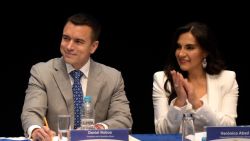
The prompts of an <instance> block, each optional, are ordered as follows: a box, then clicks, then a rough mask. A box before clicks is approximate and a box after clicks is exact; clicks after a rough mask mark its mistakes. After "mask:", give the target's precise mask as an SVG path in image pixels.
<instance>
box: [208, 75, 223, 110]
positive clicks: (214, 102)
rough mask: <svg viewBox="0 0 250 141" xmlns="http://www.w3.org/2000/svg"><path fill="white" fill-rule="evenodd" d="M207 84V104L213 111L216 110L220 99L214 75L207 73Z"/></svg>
mask: <svg viewBox="0 0 250 141" xmlns="http://www.w3.org/2000/svg"><path fill="white" fill-rule="evenodd" d="M207 85H208V86H207V91H208V104H209V106H210V107H211V108H212V109H213V111H215V112H216V111H217V110H218V108H219V101H220V96H219V94H220V89H219V84H218V81H217V79H216V75H209V74H207Z"/></svg>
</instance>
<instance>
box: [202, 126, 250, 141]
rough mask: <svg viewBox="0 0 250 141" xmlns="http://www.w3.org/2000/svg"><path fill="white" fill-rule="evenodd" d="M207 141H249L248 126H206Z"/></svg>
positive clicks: (249, 132) (249, 127)
mask: <svg viewBox="0 0 250 141" xmlns="http://www.w3.org/2000/svg"><path fill="white" fill-rule="evenodd" d="M207 141H250V126H245V127H244V126H234V127H207Z"/></svg>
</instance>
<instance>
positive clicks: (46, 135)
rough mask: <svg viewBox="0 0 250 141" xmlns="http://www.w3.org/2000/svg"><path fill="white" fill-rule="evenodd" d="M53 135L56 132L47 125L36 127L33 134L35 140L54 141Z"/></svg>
mask: <svg viewBox="0 0 250 141" xmlns="http://www.w3.org/2000/svg"><path fill="white" fill-rule="evenodd" d="M53 136H55V132H54V131H52V130H50V129H49V128H48V127H46V126H43V127H42V128H36V129H34V130H33V132H32V134H31V138H32V139H33V141H52V139H53Z"/></svg>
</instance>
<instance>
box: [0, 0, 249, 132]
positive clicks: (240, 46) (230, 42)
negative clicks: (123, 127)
mask: <svg viewBox="0 0 250 141" xmlns="http://www.w3.org/2000/svg"><path fill="white" fill-rule="evenodd" d="M13 4H14V3H11V4H5V5H2V6H3V7H5V8H2V10H1V14H0V15H1V34H2V35H1V58H0V59H1V75H2V77H1V80H2V82H1V85H0V88H1V91H2V92H1V102H0V108H1V109H0V112H1V117H0V119H1V120H0V121H1V124H0V136H6V137H8V136H23V130H22V127H21V121H20V115H21V111H22V106H23V102H24V97H25V89H26V88H27V83H28V79H29V75H30V74H29V71H30V68H31V66H32V65H34V64H35V63H38V62H41V61H47V60H49V59H51V58H54V57H60V51H59V45H60V40H61V33H62V29H63V25H64V22H65V20H66V18H67V17H68V16H70V15H72V14H74V13H77V12H87V13H89V14H92V15H93V16H95V17H96V18H98V19H99V20H100V22H101V23H102V28H103V30H102V33H101V37H100V46H99V48H98V50H97V52H96V53H95V54H94V55H93V59H94V60H95V61H98V62H100V63H104V64H106V65H109V66H111V67H114V68H116V69H118V70H120V71H121V72H122V75H123V77H124V81H125V86H126V87H125V89H126V92H127V97H128V99H129V101H130V107H131V112H132V116H133V119H134V124H133V133H154V113H153V104H152V83H153V73H154V72H156V71H160V70H162V69H163V66H164V65H165V61H166V57H167V54H168V51H169V47H170V43H171V36H172V33H173V31H174V30H175V29H176V28H177V27H179V26H181V25H183V24H186V23H187V22H190V21H201V22H205V23H207V24H208V25H209V26H210V27H211V28H212V29H213V30H214V31H215V33H216V35H217V39H218V41H219V45H220V48H219V49H220V51H221V53H222V54H223V57H224V60H225V61H226V64H227V66H228V69H230V70H233V71H235V72H236V74H237V81H238V84H239V91H240V93H239V95H240V96H239V101H238V118H237V124H238V125H246V124H249V123H250V110H249V109H248V108H247V107H248V104H247V103H248V101H249V100H248V97H249V96H248V95H249V91H248V90H249V87H248V84H249V82H248V81H249V80H250V76H249V72H250V71H249V68H250V64H249V59H248V58H247V57H249V53H248V51H247V50H249V49H247V48H249V33H250V32H249V25H250V24H249V22H248V21H249V19H247V18H249V17H250V15H249V14H248V13H249V12H250V11H249V8H246V7H247V4H244V3H240V2H237V3H229V2H227V3H226V4H225V3H224V4H219V3H216V2H205V1H203V2H202V3H201V2H195V1H188V2H184V3H183V2H176V3H175V4H174V3H171V4H170V2H162V3H160V2H159V3H158V2H156V1H154V2H143V3H142V2H141V3H140V2H137V3H135V2H128V1H126V2H122V1H119V2H114V3H112V4H111V3H105V2H96V1H93V2H91V3H90V2H87V1H81V2H76V1H68V2H63V3H62V2H61V3H58V6H54V4H51V3H49V2H48V3H39V2H33V3H29V4H24V3H22V4H20V3H15V5H17V6H13ZM19 5H20V7H19V8H17V7H18V6H19ZM21 5H23V6H25V7H23V6H22V7H21Z"/></svg>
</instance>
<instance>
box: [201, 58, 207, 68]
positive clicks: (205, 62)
mask: <svg viewBox="0 0 250 141" xmlns="http://www.w3.org/2000/svg"><path fill="white" fill-rule="evenodd" d="M202 67H203V69H205V68H206V67H207V59H206V58H204V59H203V60H202Z"/></svg>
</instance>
